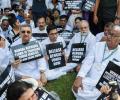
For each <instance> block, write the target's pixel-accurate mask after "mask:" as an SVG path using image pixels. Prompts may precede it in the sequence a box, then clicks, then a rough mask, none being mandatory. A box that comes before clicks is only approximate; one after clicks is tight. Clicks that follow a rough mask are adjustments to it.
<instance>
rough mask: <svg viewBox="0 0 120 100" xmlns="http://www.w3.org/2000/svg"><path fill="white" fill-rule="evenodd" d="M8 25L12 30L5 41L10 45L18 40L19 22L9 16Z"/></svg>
mask: <svg viewBox="0 0 120 100" xmlns="http://www.w3.org/2000/svg"><path fill="white" fill-rule="evenodd" d="M9 23H10V26H11V27H12V29H11V30H10V31H9V33H8V38H7V39H8V41H9V43H10V44H12V43H13V42H15V41H16V40H18V39H19V38H20V22H19V20H18V19H16V18H15V17H12V16H11V18H9Z"/></svg>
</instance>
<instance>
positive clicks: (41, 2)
mask: <svg viewBox="0 0 120 100" xmlns="http://www.w3.org/2000/svg"><path fill="white" fill-rule="evenodd" d="M32 14H33V20H34V23H35V26H37V20H38V18H39V17H40V16H46V15H47V6H46V0H33V5H32Z"/></svg>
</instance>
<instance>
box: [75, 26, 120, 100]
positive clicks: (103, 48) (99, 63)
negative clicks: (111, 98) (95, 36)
mask: <svg viewBox="0 0 120 100" xmlns="http://www.w3.org/2000/svg"><path fill="white" fill-rule="evenodd" d="M119 43H120V26H117V25H116V26H114V27H113V28H112V30H111V34H110V35H108V36H107V41H106V42H98V43H96V44H95V46H94V47H93V49H92V50H91V52H90V53H89V54H88V55H87V57H86V58H85V59H84V61H83V63H82V66H81V69H80V71H79V73H78V75H77V77H76V79H75V81H74V84H73V93H74V95H75V97H76V100H96V99H97V98H98V97H99V95H100V94H101V93H100V91H99V90H97V89H96V87H95V86H96V84H97V82H98V81H99V79H100V77H101V75H102V73H103V72H104V70H105V68H106V66H107V64H108V63H109V61H111V60H113V59H117V60H118V61H120V47H119Z"/></svg>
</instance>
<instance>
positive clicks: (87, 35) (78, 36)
mask: <svg viewBox="0 0 120 100" xmlns="http://www.w3.org/2000/svg"><path fill="white" fill-rule="evenodd" d="M79 27H80V28H79V29H80V32H79V33H75V35H74V37H73V38H72V40H71V41H70V43H69V45H68V47H67V56H69V54H70V50H71V46H72V44H76V43H86V54H85V55H87V54H88V52H89V51H90V50H91V48H92V47H93V45H94V44H95V43H96V39H95V36H94V35H93V34H92V33H91V32H90V29H89V23H88V22H87V21H86V20H82V21H81V22H80V26H79ZM80 63H81V62H80ZM80 63H79V64H80ZM79 69H80V66H79V65H78V67H77V71H78V70H79Z"/></svg>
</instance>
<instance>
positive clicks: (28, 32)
mask: <svg viewBox="0 0 120 100" xmlns="http://www.w3.org/2000/svg"><path fill="white" fill-rule="evenodd" d="M21 33H23V34H25V33H27V34H31V31H21Z"/></svg>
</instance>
